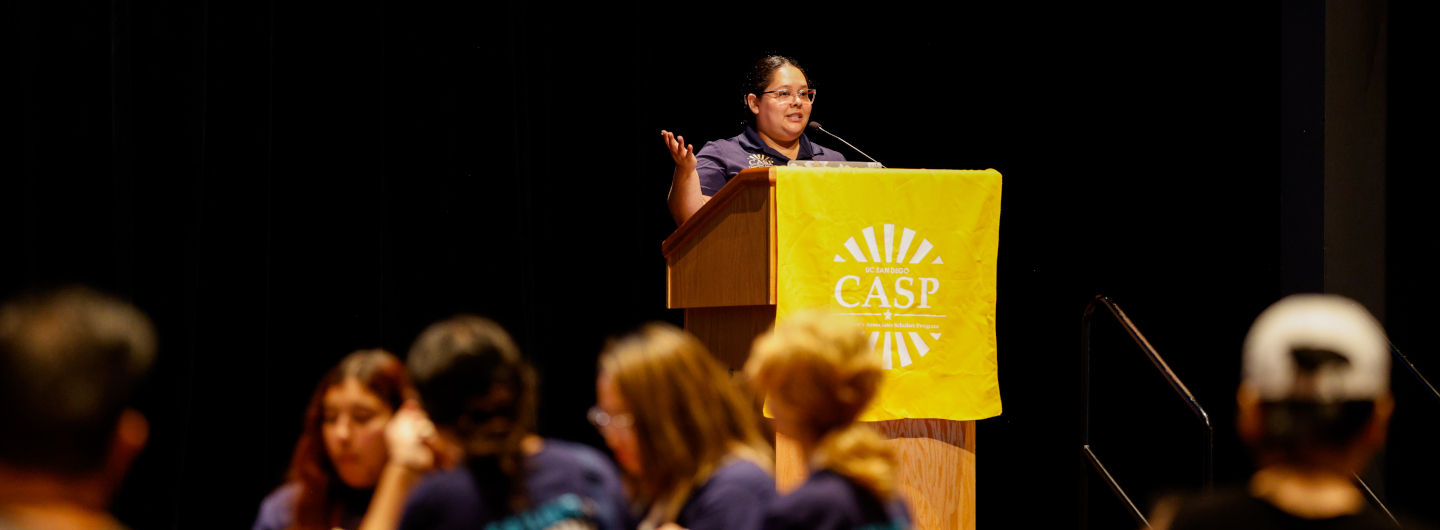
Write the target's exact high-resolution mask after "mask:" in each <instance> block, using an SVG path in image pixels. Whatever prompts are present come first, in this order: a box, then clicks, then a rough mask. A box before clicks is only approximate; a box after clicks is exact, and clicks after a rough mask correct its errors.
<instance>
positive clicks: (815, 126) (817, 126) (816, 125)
mask: <svg viewBox="0 0 1440 530" xmlns="http://www.w3.org/2000/svg"><path fill="white" fill-rule="evenodd" d="M805 128H806V129H812V130H816V131H820V132H823V133H825V134H828V135H830V137H831V138H834V139H836V140H840V143H842V144H845V145H846V146H849V147H850V148H851V149H854V150H855V152H856V153H860V156H863V157H865V158H869V159H870V161H871V162H874V163H876V164H880V161H879V160H876V159H875V157H873V156H870V155H867V154H865V152H864V151H861V150H860V148H858V147H855V146H853V145H850V142H847V141H845V139H844V138H841V137H839V136H835V133H832V132H830V131H827V130H825V128H824V127H821V126H820V122H818V121H812V122H810V124H809V125H806V126H805ZM880 167H885V164H880Z"/></svg>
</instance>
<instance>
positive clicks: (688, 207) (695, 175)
mask: <svg viewBox="0 0 1440 530" xmlns="http://www.w3.org/2000/svg"><path fill="white" fill-rule="evenodd" d="M741 93H742V94H743V95H744V103H745V106H744V108H743V110H744V116H745V123H746V125H745V131H744V132H742V133H740V134H739V135H738V136H735V137H733V138H727V139H724V140H716V141H713V142H709V143H706V144H705V146H704V147H701V148H700V152H699V153H696V152H695V146H694V145H693V144H690V145H687V144H686V143H685V137H684V136H676V135H675V134H674V133H671V132H670V131H660V136H661V137H663V138H664V140H665V147H667V148H669V149H670V158H672V159H674V160H675V175H674V180H673V181H672V182H671V184H670V201H669V202H670V215H672V216H674V217H675V224H677V225H679V224H684V223H685V220H686V219H689V218H690V216H691V215H693V214H694V213H695V210H699V209H700V206H701V205H703V204H705V202H706V201H708V200H710V197H711V196H713V195H715V192H717V191H720V188H721V187H722V186H724V185H725V183H726V182H729V181H730V179H732V178H734V177H735V175H736V174H737V173H739V172H740V170H742V169H747V168H752V167H766V166H778V165H785V164H786V163H787V162H789V161H791V160H837V161H838V160H845V156H844V155H841V154H840V152H838V151H833V150H830V149H826V148H824V147H821V146H820V144H817V143H814V142H811V141H810V139H809V138H807V137H806V136H805V127H806V126H807V125H809V123H810V110H811V107H812V106H813V105H814V104H815V89H814V88H813V87H811V86H810V79H809V76H806V75H805V69H804V68H802V67H801V66H800V63H798V62H796V61H795V59H791V58H789V57H784V56H780V55H770V56H767V57H763V58H761V59H760V60H758V61H755V64H754V65H752V66H751V67H750V70H749V72H747V73H746V74H745V82H744V84H743V85H742V88H741Z"/></svg>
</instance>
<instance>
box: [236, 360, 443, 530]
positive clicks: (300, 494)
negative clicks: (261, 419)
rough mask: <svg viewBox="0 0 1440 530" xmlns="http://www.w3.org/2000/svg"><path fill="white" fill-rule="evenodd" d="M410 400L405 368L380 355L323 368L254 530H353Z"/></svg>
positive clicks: (365, 508) (410, 391)
mask: <svg viewBox="0 0 1440 530" xmlns="http://www.w3.org/2000/svg"><path fill="white" fill-rule="evenodd" d="M414 396H415V391H414V389H413V388H412V387H411V386H410V379H409V377H408V376H407V375H406V373H405V366H404V365H403V364H401V363H400V360H399V359H397V358H395V356H394V355H391V354H389V353H386V352H384V351H381V350H364V351H357V352H355V353H352V354H350V355H347V356H346V357H345V358H344V359H342V360H341V361H340V363H339V364H337V365H336V366H335V367H334V368H331V369H330V371H329V372H328V373H326V374H325V376H324V377H323V378H321V379H320V384H319V385H317V386H316V387H315V393H314V395H313V396H312V397H311V398H310V405H309V406H308V407H306V409H305V430H304V432H303V433H301V435H300V441H299V443H297V444H295V455H294V457H292V458H291V461H290V472H289V482H287V483H286V484H285V485H284V486H281V487H280V488H279V489H278V490H276V491H275V492H274V493H272V494H270V496H268V497H266V498H265V501H264V502H263V503H262V504H261V506H260V515H259V516H258V517H257V518H256V520H255V525H254V528H255V530H291V529H293V530H331V529H333V528H344V529H346V530H355V529H357V528H359V527H360V523H361V521H362V518H364V517H365V515H366V510H367V508H368V507H369V505H370V499H371V496H372V494H373V493H374V492H375V489H376V485H377V484H378V483H379V482H380V478H381V476H382V472H383V471H385V470H386V469H387V465H386V464H387V462H389V461H390V460H391V459H390V453H389V451H388V450H387V446H386V438H385V429H386V425H387V424H389V423H390V422H391V418H392V417H393V416H395V415H396V413H397V412H398V411H399V410H401V407H402V403H404V402H405V400H406V399H408V398H413V397H414ZM412 408H413V405H412ZM417 476H418V475H417Z"/></svg>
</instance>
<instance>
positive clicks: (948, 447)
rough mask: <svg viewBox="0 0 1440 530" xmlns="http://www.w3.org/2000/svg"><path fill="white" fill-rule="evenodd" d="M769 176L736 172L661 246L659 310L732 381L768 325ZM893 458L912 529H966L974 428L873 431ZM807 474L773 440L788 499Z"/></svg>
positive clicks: (772, 252)
mask: <svg viewBox="0 0 1440 530" xmlns="http://www.w3.org/2000/svg"><path fill="white" fill-rule="evenodd" d="M775 177H776V168H774V167H768V168H754V169H747V170H744V171H741V172H740V174H739V175H736V176H735V178H733V179H731V180H730V182H729V183H727V184H726V185H725V187H724V188H721V189H720V191H719V192H718V193H716V194H715V196H714V197H712V198H711V199H710V202H707V203H705V205H704V206H702V207H701V208H700V210H699V211H697V212H695V215H693V216H691V217H690V219H689V220H687V221H686V222H685V224H684V225H682V226H680V228H679V229H677V230H675V233H674V234H671V235H670V237H668V238H666V239H665V242H664V243H663V244H662V246H661V249H662V251H663V252H664V254H665V277H666V278H665V279H666V283H667V285H668V289H667V297H666V305H667V306H668V307H670V308H684V309H685V329H686V330H687V331H689V332H690V333H691V334H694V335H695V336H696V337H698V338H699V339H700V341H701V342H703V343H704V344H705V346H706V347H707V348H709V349H710V352H711V353H713V354H714V355H715V357H716V358H718V359H719V360H720V362H721V363H724V364H725V365H726V366H728V367H729V368H730V369H731V370H732V371H739V370H740V369H741V368H742V367H743V366H744V365H745V360H746V359H747V358H748V357H749V355H750V346H751V344H752V343H753V342H754V341H755V337H758V336H760V335H761V334H762V333H764V332H765V331H766V330H768V329H769V328H770V326H772V325H773V324H774V323H775V303H776V295H775V293H776V278H777V275H776V270H777V269H778V268H779V267H783V266H784V264H783V263H779V262H778V261H779V258H778V254H777V251H776V249H777V245H776V229H775V219H776V214H775V207H776V202H775ZM871 425H873V426H874V427H875V428H876V429H877V430H878V431H879V432H880V433H881V434H883V435H884V436H885V437H886V438H888V439H889V440H890V441H891V443H892V444H893V446H894V447H895V451H896V453H897V454H898V455H899V457H900V468H899V479H900V489H901V491H902V492H903V494H904V496H905V500H906V501H907V503H908V505H909V507H910V513H911V516H912V518H913V519H914V521H913V522H914V524H915V528H917V529H923V530H953V529H964V530H971V529H974V528H975V422H974V421H949V420H935V419H907V420H891V421H882V422H875V423H872V424H871ZM808 474H809V472H808V470H807V469H806V465H805V462H803V461H802V459H801V456H800V449H799V447H798V445H797V444H795V443H794V442H793V441H791V440H789V439H787V438H786V437H785V436H784V435H777V436H776V440H775V475H776V477H775V479H776V484H777V485H778V487H779V488H780V491H781V492H782V493H783V492H787V491H789V490H791V489H794V488H795V487H797V486H799V485H800V484H801V483H803V482H804V481H805V478H806V476H808Z"/></svg>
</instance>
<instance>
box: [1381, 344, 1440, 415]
mask: <svg viewBox="0 0 1440 530" xmlns="http://www.w3.org/2000/svg"><path fill="white" fill-rule="evenodd" d="M1385 344H1389V345H1390V355H1392V356H1394V357H1395V360H1397V361H1400V366H1404V367H1405V369H1406V370H1408V371H1409V372H1410V375H1413V376H1415V379H1417V380H1419V381H1420V384H1422V385H1425V390H1429V391H1430V395H1431V396H1434V398H1435V401H1440V392H1437V391H1436V390H1435V386H1434V385H1431V384H1430V381H1429V380H1427V379H1425V376H1423V375H1420V370H1418V369H1416V368H1415V363H1412V362H1410V358H1409V357H1406V356H1405V354H1403V353H1400V349H1399V348H1396V347H1395V343H1393V342H1390V340H1389V339H1386V340H1385Z"/></svg>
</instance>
